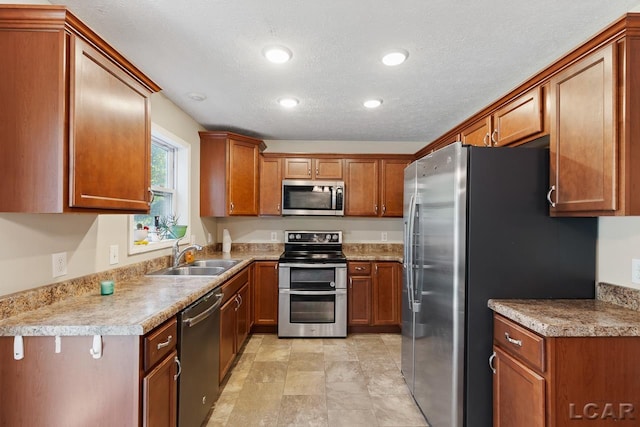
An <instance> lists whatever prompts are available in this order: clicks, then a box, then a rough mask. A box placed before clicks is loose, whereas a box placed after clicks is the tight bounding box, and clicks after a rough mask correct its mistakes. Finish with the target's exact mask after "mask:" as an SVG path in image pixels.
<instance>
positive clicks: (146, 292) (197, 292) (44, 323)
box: [0, 252, 280, 336]
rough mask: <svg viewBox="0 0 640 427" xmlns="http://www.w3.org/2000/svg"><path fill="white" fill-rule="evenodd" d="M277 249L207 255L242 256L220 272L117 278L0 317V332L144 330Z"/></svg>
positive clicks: (275, 257)
mask: <svg viewBox="0 0 640 427" xmlns="http://www.w3.org/2000/svg"><path fill="white" fill-rule="evenodd" d="M279 256H280V252H277V253H268V252H261V253H255V254H254V253H238V254H234V253H232V254H230V255H229V254H227V255H223V254H218V255H212V256H207V258H215V259H241V260H243V261H242V262H240V263H238V264H236V265H235V266H233V267H232V268H230V269H229V270H227V271H226V272H224V273H223V274H221V275H220V276H216V277H197V276H188V277H187V276H182V277H179V276H176V277H154V276H139V277H136V278H134V279H130V280H126V281H119V282H118V281H117V282H116V284H115V291H114V293H113V294H112V295H105V296H103V295H100V285H99V283H96V285H95V292H90V293H85V294H83V295H77V296H70V297H68V298H65V299H63V300H62V301H59V302H56V303H53V304H50V305H47V306H44V307H41V308H38V309H36V310H31V311H27V312H24V313H20V314H17V315H14V316H11V317H8V318H5V319H2V320H0V336H14V335H24V336H55V335H60V336H70V335H144V334H146V333H147V332H149V331H151V330H152V329H154V328H155V327H156V326H158V325H160V324H162V323H163V322H164V321H166V320H167V319H169V318H170V317H172V316H175V315H176V314H177V313H178V312H179V311H181V310H182V309H183V308H185V307H188V306H189V305H190V304H191V303H193V302H195V301H196V300H198V299H199V298H200V297H202V296H203V295H206V294H207V293H208V292H210V291H211V290H213V289H215V288H216V287H218V286H220V285H222V284H223V283H224V282H225V281H226V280H228V279H230V278H231V277H232V276H233V275H235V274H236V273H238V272H240V271H241V270H242V269H244V268H245V267H246V266H248V265H249V264H251V262H252V261H254V260H275V261H277V260H278V257H279Z"/></svg>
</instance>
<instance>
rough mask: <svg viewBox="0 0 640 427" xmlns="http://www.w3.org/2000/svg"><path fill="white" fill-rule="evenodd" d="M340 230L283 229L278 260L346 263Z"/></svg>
mask: <svg viewBox="0 0 640 427" xmlns="http://www.w3.org/2000/svg"><path fill="white" fill-rule="evenodd" d="M346 261H347V259H346V257H345V256H344V254H343V253H342V232H341V231H285V245H284V253H283V254H282V255H281V256H280V262H298V263H337V262H340V263H346Z"/></svg>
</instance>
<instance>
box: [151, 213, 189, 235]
mask: <svg viewBox="0 0 640 427" xmlns="http://www.w3.org/2000/svg"><path fill="white" fill-rule="evenodd" d="M178 218H179V216H178V215H173V214H172V215H166V216H161V217H159V220H158V227H157V228H158V234H159V236H160V238H161V239H181V238H183V237H184V235H185V234H186V232H187V226H186V225H180V224H178Z"/></svg>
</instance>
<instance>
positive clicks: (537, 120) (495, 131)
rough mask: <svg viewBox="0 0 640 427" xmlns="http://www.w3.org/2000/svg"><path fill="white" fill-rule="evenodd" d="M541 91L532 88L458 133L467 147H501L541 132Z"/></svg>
mask: <svg viewBox="0 0 640 427" xmlns="http://www.w3.org/2000/svg"><path fill="white" fill-rule="evenodd" d="M542 106H543V104H542V87H540V86H538V87H535V88H533V89H531V90H529V91H528V92H526V93H524V94H522V95H521V96H519V97H517V98H516V99H514V100H513V101H511V102H509V103H508V104H506V105H504V106H503V107H501V108H499V109H498V110H496V111H495V112H494V113H492V114H491V115H490V116H487V117H485V118H483V119H481V120H478V121H477V122H475V123H473V124H471V125H469V126H467V127H465V128H464V129H462V131H461V132H460V140H461V141H462V142H463V143H465V144H469V145H476V146H481V147H482V146H484V147H502V146H505V145H510V144H514V143H516V142H518V141H521V140H524V139H527V138H531V137H535V136H537V135H538V134H540V133H541V132H542V131H543V121H542V118H543V114H542V111H543V109H542Z"/></svg>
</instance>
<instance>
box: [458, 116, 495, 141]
mask: <svg viewBox="0 0 640 427" xmlns="http://www.w3.org/2000/svg"><path fill="white" fill-rule="evenodd" d="M490 138H491V117H490V116H489V117H487V118H485V119H483V120H479V121H477V122H475V123H474V124H472V125H470V126H468V127H467V128H465V129H463V130H462V132H460V141H462V143H463V144H467V145H476V146H478V147H488V146H489V145H490V144H491V139H490Z"/></svg>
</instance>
